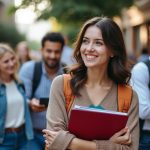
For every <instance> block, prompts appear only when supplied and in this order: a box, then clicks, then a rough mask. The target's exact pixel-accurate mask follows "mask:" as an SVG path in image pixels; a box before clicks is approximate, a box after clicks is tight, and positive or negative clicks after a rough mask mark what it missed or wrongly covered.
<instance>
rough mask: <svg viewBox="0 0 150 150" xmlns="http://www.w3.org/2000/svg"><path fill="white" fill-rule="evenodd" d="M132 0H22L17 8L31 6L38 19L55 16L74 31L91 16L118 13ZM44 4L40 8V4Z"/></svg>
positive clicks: (109, 15)
mask: <svg viewBox="0 0 150 150" xmlns="http://www.w3.org/2000/svg"><path fill="white" fill-rule="evenodd" d="M132 4H133V0H23V1H22V3H21V5H20V6H19V7H17V8H15V9H13V10H16V9H18V8H25V7H28V6H32V7H33V8H34V10H35V12H36V13H37V15H38V19H49V18H50V17H56V18H57V20H58V21H59V22H60V23H61V24H62V25H63V29H64V28H65V29H67V28H68V27H69V30H70V27H71V28H72V30H74V31H75V32H74V33H76V32H77V31H78V29H79V27H80V26H81V24H82V23H83V22H84V21H85V20H87V19H89V18H91V17H93V16H101V15H104V16H108V17H113V16H115V15H120V13H121V10H122V8H124V7H129V6H131V5H132ZM42 5H43V6H45V8H44V7H43V9H41V7H40V6H42Z"/></svg>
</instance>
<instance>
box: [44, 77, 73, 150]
mask: <svg viewBox="0 0 150 150" xmlns="http://www.w3.org/2000/svg"><path fill="white" fill-rule="evenodd" d="M46 118H47V129H48V130H50V131H56V132H58V134H57V136H56V137H55V138H54V140H53V141H52V143H51V145H50V150H54V149H61V150H66V149H67V147H68V145H69V144H70V142H71V141H72V139H73V138H75V136H74V135H73V134H71V133H69V132H68V131H67V126H68V116H67V112H66V108H65V98H64V93H63V76H58V77H56V78H55V79H54V80H53V82H52V85H51V91H50V100H49V105H48V109H47V115H46Z"/></svg>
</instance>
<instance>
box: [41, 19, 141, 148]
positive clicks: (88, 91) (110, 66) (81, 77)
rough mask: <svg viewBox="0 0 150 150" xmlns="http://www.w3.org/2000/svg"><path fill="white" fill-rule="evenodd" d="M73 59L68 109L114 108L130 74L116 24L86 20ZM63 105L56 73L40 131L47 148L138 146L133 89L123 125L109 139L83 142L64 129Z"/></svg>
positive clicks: (65, 124)
mask: <svg viewBox="0 0 150 150" xmlns="http://www.w3.org/2000/svg"><path fill="white" fill-rule="evenodd" d="M74 58H75V59H76V61H77V64H76V65H75V66H73V67H72V68H71V69H70V75H71V77H72V78H71V81H70V86H71V89H72V92H73V95H74V96H75V98H74V102H73V104H72V107H71V109H72V108H73V107H74V106H75V105H82V106H90V105H93V106H102V107H103V108H105V109H107V110H113V111H118V103H117V102H118V101H117V86H118V84H128V80H129V79H130V75H131V74H130V72H129V71H128V69H127V56H126V50H125V44H124V40H123V36H122V33H121V30H120V28H119V27H118V25H117V24H116V23H115V22H114V21H112V20H111V19H108V18H101V17H96V18H92V19H90V20H88V21H87V22H86V23H85V24H84V25H83V27H82V29H81V31H80V33H79V35H78V38H77V41H76V43H75V49H74ZM125 97H126V95H125ZM65 106H66V103H65V97H64V91H63V76H58V77H56V78H55V80H54V81H53V84H52V90H51V94H50V102H49V107H48V111H47V129H48V130H44V131H43V132H44V133H45V135H44V136H45V137H46V145H47V147H48V148H49V149H50V150H53V149H55V150H65V149H72V150H129V149H130V150H137V149H138V142H139V122H138V119H139V117H138V98H137V95H136V93H135V92H134V91H133V94H132V101H131V105H130V108H129V111H128V116H129V118H128V122H127V127H125V128H124V129H122V130H121V131H119V132H117V133H115V134H114V135H113V136H112V137H111V138H110V139H109V140H97V139H93V141H87V140H83V139H79V138H77V137H76V136H75V135H73V134H71V133H70V132H69V131H67V126H68V121H69V117H70V113H67V112H66V107H65ZM70 111H71V110H70ZM68 114H69V115H68Z"/></svg>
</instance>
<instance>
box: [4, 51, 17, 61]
mask: <svg viewBox="0 0 150 150" xmlns="http://www.w3.org/2000/svg"><path fill="white" fill-rule="evenodd" d="M13 56H14V54H12V53H11V52H6V53H4V55H3V56H2V57H1V60H6V59H9V58H11V57H13Z"/></svg>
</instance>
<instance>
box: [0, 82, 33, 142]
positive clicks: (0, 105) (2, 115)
mask: <svg viewBox="0 0 150 150" xmlns="http://www.w3.org/2000/svg"><path fill="white" fill-rule="evenodd" d="M16 85H17V87H18V90H19V91H20V93H21V94H22V95H23V98H24V108H25V109H24V110H25V116H24V117H25V133H26V137H27V139H28V140H31V139H33V130H32V123H31V117H30V113H29V107H28V104H27V98H26V96H25V92H24V89H23V86H22V84H20V83H18V82H17V81H16ZM12 94H13V93H12ZM16 109H17V106H16ZM6 112H7V97H6V87H5V85H4V84H2V83H0V144H1V143H3V140H4V134H5V120H6ZM18 113H19V112H18Z"/></svg>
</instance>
